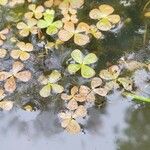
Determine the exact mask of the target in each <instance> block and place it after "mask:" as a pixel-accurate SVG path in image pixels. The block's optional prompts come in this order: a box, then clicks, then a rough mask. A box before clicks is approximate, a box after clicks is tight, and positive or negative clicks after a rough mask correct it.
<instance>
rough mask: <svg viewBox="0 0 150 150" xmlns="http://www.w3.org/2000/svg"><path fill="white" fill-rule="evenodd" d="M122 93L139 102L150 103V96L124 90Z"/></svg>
mask: <svg viewBox="0 0 150 150" xmlns="http://www.w3.org/2000/svg"><path fill="white" fill-rule="evenodd" d="M123 95H124V96H127V97H131V98H132V99H133V100H138V101H141V102H146V103H150V98H147V97H144V96H139V95H136V94H134V93H129V92H124V93H123Z"/></svg>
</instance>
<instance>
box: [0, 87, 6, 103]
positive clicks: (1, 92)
mask: <svg viewBox="0 0 150 150" xmlns="http://www.w3.org/2000/svg"><path fill="white" fill-rule="evenodd" d="M5 96H6V95H5V93H4V90H3V89H0V101H1V100H3V99H4V97H5Z"/></svg>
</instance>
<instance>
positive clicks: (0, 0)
mask: <svg viewBox="0 0 150 150" xmlns="http://www.w3.org/2000/svg"><path fill="white" fill-rule="evenodd" d="M7 3H8V0H0V5H2V6H4V5H6V4H7Z"/></svg>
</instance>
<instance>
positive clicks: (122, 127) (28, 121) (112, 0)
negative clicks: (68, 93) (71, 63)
mask: <svg viewBox="0 0 150 150" xmlns="http://www.w3.org/2000/svg"><path fill="white" fill-rule="evenodd" d="M147 1H148V0H92V1H91V0H85V6H84V7H83V9H81V10H79V12H78V13H79V14H78V15H79V18H80V19H81V20H82V21H85V22H90V21H91V20H89V19H88V17H87V16H86V14H88V12H89V11H90V10H91V9H93V8H94V7H96V6H97V5H100V4H103V3H106V4H110V5H111V6H113V7H114V8H115V10H116V12H117V13H118V14H119V15H120V16H121V17H122V23H120V25H119V26H118V27H117V28H115V29H114V30H113V31H112V32H109V33H107V34H105V38H104V39H103V40H95V39H92V41H91V43H90V44H87V45H86V46H84V47H78V46H76V45H74V44H72V43H69V42H68V43H66V44H65V45H63V46H62V47H61V48H60V49H58V50H55V51H53V52H50V53H49V54H48V55H47V56H45V57H42V58H41V57H38V56H39V53H42V52H43V49H42V48H41V47H40V42H39V41H38V39H37V38H36V36H31V37H30V38H25V39H24V40H25V41H29V42H31V43H32V44H33V45H35V49H36V51H35V52H34V54H33V55H32V56H31V58H30V60H29V61H27V62H25V64H26V68H27V69H30V70H31V71H32V73H33V77H32V80H31V82H29V83H27V84H22V83H17V85H18V87H19V88H17V90H16V91H15V93H13V94H12V95H10V96H8V100H12V101H15V104H16V106H15V107H14V108H13V110H11V111H10V112H5V111H4V112H3V111H1V112H0V149H1V150H10V149H11V150H19V149H21V150H27V149H28V150H41V149H43V150H56V149H57V150H69V149H72V150H76V149H78V150H101V149H104V150H108V149H109V150H141V149H142V150H149V149H150V148H149V147H150V142H149V141H150V117H149V114H150V105H149V104H144V103H138V102H135V101H132V100H131V99H127V98H125V97H122V96H121V92H120V91H114V92H113V93H112V94H110V95H108V96H107V97H106V98H105V99H97V103H96V104H95V105H94V106H92V107H91V108H89V109H88V116H87V117H86V118H85V120H84V121H83V124H84V127H83V129H84V130H83V132H81V133H80V134H77V135H70V134H68V133H67V132H65V131H64V130H63V129H62V127H61V126H60V122H59V119H58V116H57V114H58V113H59V112H60V111H61V109H62V108H63V107H64V104H63V101H62V100H61V99H60V97H59V96H58V95H53V96H51V97H49V98H46V99H45V98H44V99H43V98H42V97H40V95H39V94H38V93H39V90H40V88H41V85H40V84H39V83H38V81H37V78H38V76H39V75H40V74H41V73H42V72H47V71H49V70H53V69H59V70H61V71H62V72H63V71H64V70H65V67H66V64H65V63H64V62H65V61H66V60H67V59H68V54H70V52H69V50H70V49H75V48H79V49H81V50H83V51H84V52H85V53H87V51H89V52H94V53H96V54H97V56H98V57H99V61H98V65H97V66H96V70H97V73H98V72H99V70H100V69H104V68H105V67H107V64H115V63H116V62H117V61H118V60H119V59H120V58H121V57H123V56H125V57H126V59H131V58H132V59H135V60H141V61H143V62H144V61H148V60H149V58H150V40H149V39H150V30H149V29H150V24H149V22H146V21H145V20H144V19H143V17H142V16H143V12H142V10H143V7H144V5H145V4H146V2H147ZM35 3H42V0H41V1H38V2H36V1H35ZM26 10H27V4H26V3H25V4H24V5H19V6H17V7H15V8H9V9H8V8H7V7H6V8H4V7H2V8H0V29H2V28H4V27H5V26H6V25H9V26H11V28H12V29H13V30H12V32H11V34H10V35H9V37H8V38H10V37H13V36H18V30H17V29H16V25H15V24H16V22H19V21H21V20H22V17H23V14H24V12H26ZM145 24H146V25H147V26H148V27H147V36H146V40H145V41H144V42H143V39H144V31H145ZM19 38H20V37H19ZM20 39H21V38H20ZM13 46H14V45H13V43H10V42H9V40H7V41H6V43H5V44H4V48H7V49H8V50H11V48H12V47H13ZM11 63H12V59H11V58H10V57H9V56H7V57H6V58H5V59H3V60H0V70H3V69H4V68H7V69H8V70H9V69H10V66H11ZM134 79H135V83H136V85H137V86H138V87H140V89H142V91H141V92H140V94H142V95H144V96H146V97H149V96H150V85H149V84H148V83H147V82H146V81H147V79H149V80H150V74H149V73H148V72H146V71H145V70H144V69H140V70H137V71H136V72H135V73H134ZM72 80H73V81H72ZM71 82H73V83H80V84H86V83H87V80H83V79H81V77H79V76H74V77H72V76H66V77H65V76H64V77H63V81H62V83H63V84H64V86H65V87H68V86H69V85H70V84H71ZM27 103H29V104H31V105H32V106H33V107H35V109H37V111H34V112H27V111H25V110H23V109H21V107H22V106H23V105H24V104H27ZM102 103H104V104H102ZM101 105H102V106H101Z"/></svg>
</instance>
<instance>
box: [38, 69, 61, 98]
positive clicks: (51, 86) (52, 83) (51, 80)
mask: <svg viewBox="0 0 150 150" xmlns="http://www.w3.org/2000/svg"><path fill="white" fill-rule="evenodd" d="M60 79H61V74H60V73H59V72H58V71H57V70H54V71H52V73H51V74H50V75H48V76H47V77H44V76H40V78H39V82H40V83H41V84H43V85H45V86H44V87H43V88H42V89H41V90H40V95H41V96H42V97H48V96H50V95H51V91H52V92H53V93H62V92H63V90H64V88H63V87H62V86H61V85H58V84H57V81H59V80H60Z"/></svg>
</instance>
